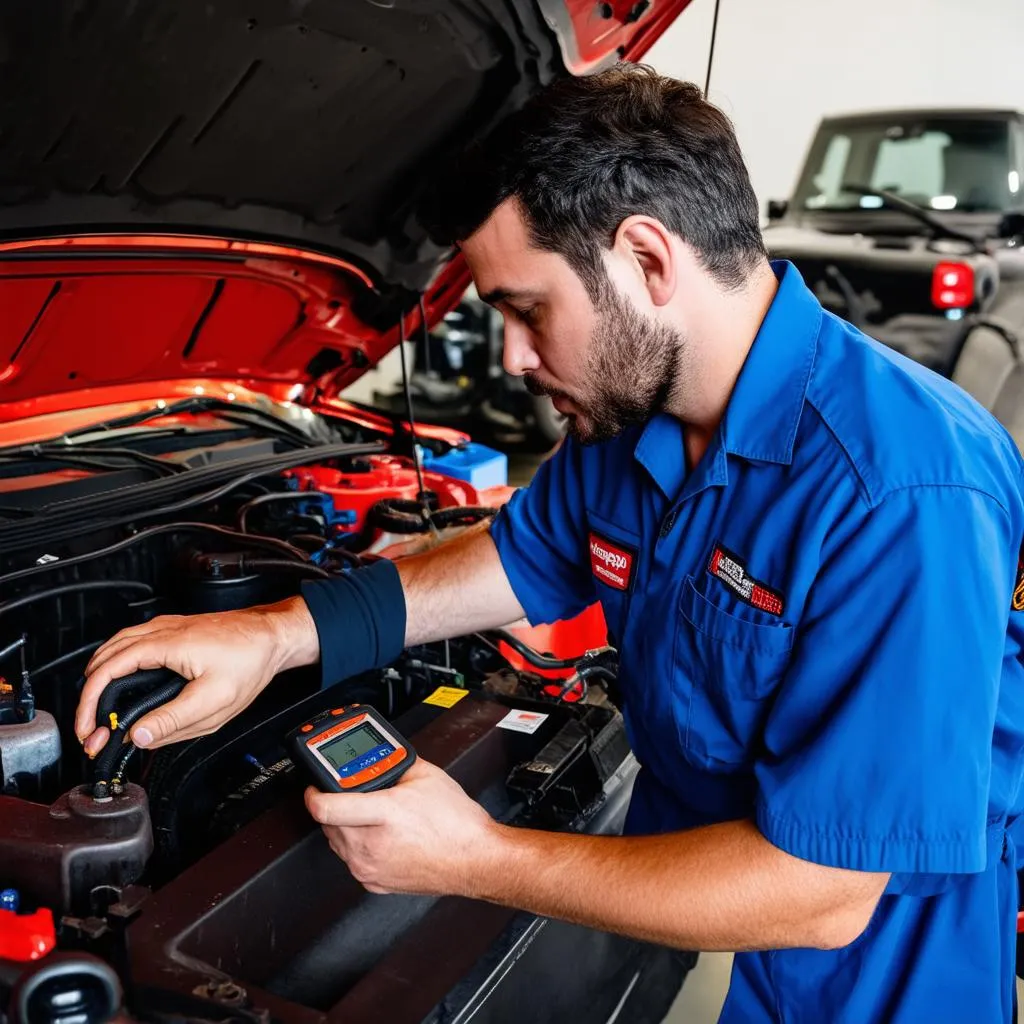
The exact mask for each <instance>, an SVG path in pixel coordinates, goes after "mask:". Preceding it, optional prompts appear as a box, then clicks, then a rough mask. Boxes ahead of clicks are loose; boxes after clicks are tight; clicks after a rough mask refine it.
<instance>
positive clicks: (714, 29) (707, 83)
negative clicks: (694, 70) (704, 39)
mask: <svg viewBox="0 0 1024 1024" xmlns="http://www.w3.org/2000/svg"><path fill="white" fill-rule="evenodd" d="M720 2H721V0H715V13H714V15H713V16H712V19H711V47H710V48H709V50H708V70H707V75H706V76H705V78H704V99H707V98H708V90H709V89H710V88H711V65H712V63H713V62H714V59H715V40H716V39H717V38H718V6H719V3H720Z"/></svg>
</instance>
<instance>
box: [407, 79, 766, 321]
mask: <svg viewBox="0 0 1024 1024" xmlns="http://www.w3.org/2000/svg"><path fill="white" fill-rule="evenodd" d="M511 197H515V198H516V199H518V200H519V202H520V204H521V205H522V208H523V210H524V212H525V215H526V218H527V222H528V225H529V228H530V234H531V238H532V241H533V243H534V244H535V245H537V246H538V247H540V248H542V249H547V250H549V251H553V252H557V253H560V254H561V255H562V256H564V257H565V258H566V260H568V262H569V264H570V265H571V266H572V267H573V269H574V270H575V271H576V273H577V274H579V276H580V278H581V279H582V281H583V283H584V285H586V287H587V290H588V292H589V293H590V295H591V297H592V298H594V299H595V301H596V300H597V299H598V298H599V297H600V295H601V294H602V291H603V288H604V284H605V282H606V275H605V271H604V266H603V264H602V262H601V251H602V249H607V248H609V247H610V246H611V244H612V242H613V240H614V237H615V231H616V229H617V228H618V226H619V224H621V223H622V221H623V220H625V219H626V218H627V217H629V216H631V215H633V214H646V215H647V216H650V217H655V218H657V219H658V220H660V221H661V222H662V223H663V224H664V225H665V226H666V227H667V228H668V229H669V230H670V231H672V232H674V233H675V234H677V235H678V236H679V237H680V238H682V239H683V240H684V241H685V242H686V243H687V244H689V245H690V246H692V247H693V249H694V250H695V251H696V252H697V253H698V255H699V256H700V258H701V260H702V261H703V263H704V266H705V267H706V268H707V269H708V271H709V272H710V273H711V274H713V275H714V277H715V278H716V279H717V280H718V281H719V282H720V283H722V284H723V285H724V286H726V287H738V286H740V285H741V284H742V283H743V281H744V280H745V278H746V276H747V273H748V272H749V270H750V269H751V268H752V267H753V266H754V265H755V264H756V263H757V262H758V261H759V260H760V259H762V258H764V257H765V255H766V252H765V247H764V241H763V240H762V238H761V228H760V222H759V213H758V207H757V199H756V197H755V196H754V190H753V188H752V187H751V184H750V176H749V175H748V173H747V168H746V166H745V165H744V163H743V157H742V155H741V153H740V149H739V144H738V143H737V141H736V134H735V132H734V131H733V127H732V124H731V123H730V122H729V119H728V118H727V117H726V116H725V114H723V113H722V111H720V110H719V109H718V108H717V107H715V106H713V105H712V104H711V103H708V102H707V101H706V100H705V99H704V98H703V96H702V94H701V91H700V89H699V88H698V87H697V86H695V85H693V84H691V83H688V82H679V81H676V80H675V79H672V78H665V77H663V76H662V75H659V74H657V73H656V72H654V71H653V70H652V69H651V68H649V67H644V66H642V65H630V64H620V65H616V66H615V67H613V68H611V69H609V70H607V71H603V72H601V73H599V74H595V75H589V76H584V77H580V78H565V79H561V80H559V81H557V82H555V83H554V84H553V85H551V86H549V87H548V88H547V89H545V90H544V91H543V92H542V93H540V94H538V95H537V96H535V97H533V98H532V99H531V100H530V101H528V103H527V104H526V105H525V106H524V107H523V108H522V109H521V110H519V111H517V112H516V113H514V114H511V115H510V116H509V117H507V118H506V119H505V120H504V121H503V122H502V123H500V124H499V125H498V126H497V127H496V128H495V129H494V130H492V132H491V133H490V134H489V135H488V136H487V138H485V139H484V140H483V141H481V142H477V143H475V144H473V145H472V146H470V147H469V148H468V149H467V150H465V151H464V152H463V153H461V154H459V155H458V156H457V157H456V158H455V159H454V160H453V161H452V162H451V163H449V165H448V166H447V167H446V168H445V169H444V171H443V174H441V175H439V176H438V179H437V181H436V182H435V184H434V187H433V188H432V189H431V190H430V195H429V197H428V199H427V200H426V202H425V204H424V206H423V207H422V210H421V218H422V219H423V222H424V224H425V226H426V227H427V229H428V231H429V232H430V233H431V235H432V237H433V238H434V240H435V241H436V242H438V243H440V244H442V245H454V244H455V243H457V242H460V241H462V240H464V239H466V238H469V237H470V235H472V234H473V233H474V232H475V231H476V230H477V229H478V228H479V227H480V226H481V225H482V224H483V223H484V221H486V220H487V218H488V217H490V215H491V214H492V213H493V212H494V210H495V209H496V208H497V207H498V206H499V205H500V204H501V203H502V202H504V201H505V200H506V199H509V198H511Z"/></svg>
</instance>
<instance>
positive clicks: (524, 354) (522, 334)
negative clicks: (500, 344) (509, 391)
mask: <svg viewBox="0 0 1024 1024" xmlns="http://www.w3.org/2000/svg"><path fill="white" fill-rule="evenodd" d="M501 361H502V364H503V365H504V367H505V372H506V373H510V374H512V376H513V377H522V375H523V374H524V373H530V372H531V371H533V370H538V369H540V357H539V356H538V355H537V350H536V349H535V348H534V347H533V339H532V336H531V333H530V331H529V330H527V329H526V328H525V327H524V326H522V325H521V324H517V323H515V322H514V321H513V320H510V319H506V320H505V347H504V351H503V353H502V360H501Z"/></svg>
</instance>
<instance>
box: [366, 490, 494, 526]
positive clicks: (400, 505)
mask: <svg viewBox="0 0 1024 1024" xmlns="http://www.w3.org/2000/svg"><path fill="white" fill-rule="evenodd" d="M497 511H498V510H497V509H494V508H488V507H486V506H483V505H453V506H450V507H448V508H441V509H436V510H434V511H432V512H431V513H430V519H429V520H428V519H426V518H424V515H423V507H422V506H421V505H420V504H419V502H416V501H409V500H408V499H405V498H384V499H383V500H382V501H378V502H377V504H376V505H374V506H373V508H371V509H370V515H369V518H370V520H371V522H372V523H373V524H374V526H378V527H380V528H381V529H382V530H386V531H388V532H389V533H399V534H411V533H429V532H430V530H431V528H432V527H433V528H434V529H446V528H448V527H452V526H470V525H472V524H473V523H478V522H480V521H481V520H482V519H490V518H491V516H493V515H495V514H496V513H497Z"/></svg>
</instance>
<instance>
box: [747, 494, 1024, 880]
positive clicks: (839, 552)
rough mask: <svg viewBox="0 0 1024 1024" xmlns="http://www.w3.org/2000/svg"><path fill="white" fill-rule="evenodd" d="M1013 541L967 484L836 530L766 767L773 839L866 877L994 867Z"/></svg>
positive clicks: (996, 509)
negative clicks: (998, 722)
mask: <svg viewBox="0 0 1024 1024" xmlns="http://www.w3.org/2000/svg"><path fill="white" fill-rule="evenodd" d="M1016 532H1017V531H1016V527H1015V526H1014V525H1013V523H1012V521H1011V516H1010V515H1009V513H1008V512H1007V511H1006V510H1005V509H1004V508H1003V506H1002V505H1001V504H1000V503H999V502H998V501H996V500H995V499H994V498H992V497H990V496H988V495H987V494H984V493H981V492H978V491H974V490H971V489H968V488H964V487H918V488H913V489H908V490H904V491H898V492H895V493H893V494H891V495H889V496H888V497H886V498H885V499H884V500H883V501H882V502H881V503H880V504H879V505H877V506H876V507H875V508H873V509H872V510H870V511H864V512H862V513H860V515H859V520H858V522H856V523H848V524H845V525H844V526H843V527H842V528H841V529H840V530H839V531H837V537H836V538H834V544H833V548H832V550H831V552H830V553H829V554H828V556H827V558H826V561H825V562H824V563H823V565H822V567H821V570H820V573H819V577H818V579H817V580H816V582H815V584H814V587H813V588H812V591H811V594H810V596H809V599H808V605H807V608H806V611H805V614H804V616H803V620H802V625H801V628H800V633H799V635H798V637H797V640H796V643H795V645H794V657H793V661H792V663H791V666H790V668H789V670H788V672H787V674H786V676H785V677H784V679H783V681H782V684H781V687H780V689H779V691H778V693H777V695H776V698H775V702H774V704H773V706H772V710H771V712H770V715H769V718H768V721H767V725H766V730H765V740H764V751H763V753H762V756H761V757H760V759H759V761H758V763H757V764H756V766H755V772H756V776H757V781H758V785H759V799H758V807H757V823H758V827H759V829H760V830H761V832H762V833H763V834H764V836H765V837H766V838H767V839H768V840H769V841H770V842H772V843H773V844H774V845H776V846H778V847H780V848H781V849H783V850H786V851H787V852H789V853H791V854H793V855H794V856H797V857H801V858H803V859H805V860H810V861H814V862H817V863H820V864H825V865H830V866H834V867H842V868H849V869H853V870H861V871H880V872H892V873H894V874H895V873H943V874H945V873H965V872H976V871H981V870H983V869H984V868H985V866H986V860H987V857H988V856H989V855H990V854H989V852H988V851H987V847H990V846H991V840H992V837H991V836H990V835H988V834H987V833H989V832H992V831H993V830H994V828H996V827H998V826H997V825H996V824H995V823H992V822H989V821H988V794H989V788H990V786H989V783H990V776H991V772H992V737H993V729H994V726H995V716H996V707H997V700H998V695H999V687H1000V679H1001V676H1002V671H1003V659H1004V656H1005V654H1004V652H1005V648H1006V632H1007V621H1008V618H1009V615H1010V605H1011V599H1012V594H1013V588H1014V579H1015V575H1016V570H1017V558H1018V551H1019V546H1020V537H1019V536H1016V535H1015V534H1016Z"/></svg>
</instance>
